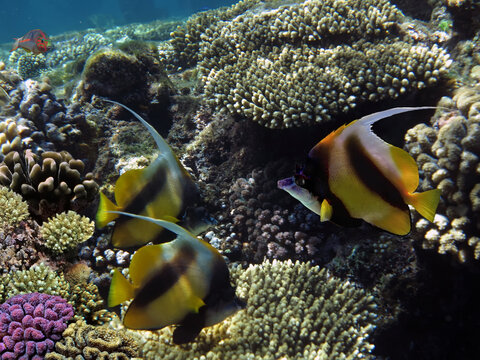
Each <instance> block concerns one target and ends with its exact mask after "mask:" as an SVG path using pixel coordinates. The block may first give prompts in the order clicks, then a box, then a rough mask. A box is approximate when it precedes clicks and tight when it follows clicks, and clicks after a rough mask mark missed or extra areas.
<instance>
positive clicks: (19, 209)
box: [0, 186, 29, 227]
mask: <svg viewBox="0 0 480 360" xmlns="http://www.w3.org/2000/svg"><path fill="white" fill-rule="evenodd" d="M28 216H29V213H28V204H27V203H26V202H25V201H23V200H22V197H21V196H20V195H18V194H16V193H14V192H13V191H11V190H9V189H8V188H7V187H5V186H0V227H5V226H15V225H17V224H18V223H19V222H20V221H22V220H25V219H26V218H27V217H28Z"/></svg>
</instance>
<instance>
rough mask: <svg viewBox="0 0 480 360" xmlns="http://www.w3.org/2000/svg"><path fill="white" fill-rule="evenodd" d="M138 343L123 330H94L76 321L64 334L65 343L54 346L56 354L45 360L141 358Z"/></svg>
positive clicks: (53, 353)
mask: <svg viewBox="0 0 480 360" xmlns="http://www.w3.org/2000/svg"><path fill="white" fill-rule="evenodd" d="M138 351H139V346H138V344H137V342H136V339H135V338H133V337H132V336H130V335H128V334H126V333H125V331H122V330H113V329H110V328H108V327H106V326H91V325H87V324H86V323H85V322H82V321H77V322H76V323H73V324H71V325H70V326H69V327H68V328H67V330H65V332H64V333H63V339H62V340H61V341H59V342H57V343H56V344H55V352H51V353H49V354H47V355H46V356H45V359H46V360H57V359H59V360H61V359H77V360H95V359H103V360H129V359H132V358H135V357H137V356H138Z"/></svg>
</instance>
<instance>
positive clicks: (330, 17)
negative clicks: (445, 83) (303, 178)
mask: <svg viewBox="0 0 480 360" xmlns="http://www.w3.org/2000/svg"><path fill="white" fill-rule="evenodd" d="M267 4H270V5H271V4H275V2H267ZM267 4H261V5H259V6H258V7H256V8H253V9H250V10H249V11H246V12H245V13H243V14H241V15H239V16H237V17H235V18H233V19H232V20H230V21H218V22H215V23H213V24H212V25H211V26H210V27H208V28H206V29H205V31H204V32H203V33H202V35H201V39H202V42H201V43H200V45H199V47H200V49H199V55H198V56H199V58H200V61H199V67H200V69H201V70H202V73H203V74H204V77H203V80H204V82H205V94H206V95H207V97H208V98H209V99H210V101H211V102H212V104H214V105H215V106H216V107H217V108H218V109H224V110H228V111H229V112H231V113H233V114H239V115H241V116H244V117H246V118H250V119H253V120H254V121H256V122H258V123H260V124H262V125H264V126H266V127H269V128H288V127H297V126H307V125H312V124H315V123H318V122H322V121H327V120H329V119H330V118H331V117H332V116H335V115H336V114H339V113H343V112H347V111H349V110H351V109H352V108H354V107H356V106H357V105H359V104H362V103H365V102H367V101H373V102H376V101H379V100H383V99H391V98H397V97H398V96H400V95H402V94H406V93H408V92H412V91H416V90H418V89H423V88H425V87H427V86H431V85H434V84H436V83H437V82H438V81H439V80H441V79H442V78H443V77H444V76H445V74H446V69H447V67H448V66H449V63H450V60H449V56H448V55H447V54H446V52H445V51H444V50H443V49H441V48H439V47H437V46H433V47H429V46H427V45H423V44H421V43H414V42H413V40H412V39H408V38H407V37H406V38H405V39H403V40H402V39H401V38H400V37H399V36H397V35H395V34H396V33H397V30H396V26H395V25H396V24H397V23H399V22H400V21H401V20H402V18H403V15H402V14H401V12H400V11H399V10H398V9H397V8H396V7H395V6H394V5H392V4H391V3H390V2H389V1H386V0H381V1H358V0H356V1H348V2H347V1H335V0H328V1H319V0H307V1H305V2H302V3H298V4H293V5H289V6H280V7H277V8H269V7H268V6H267Z"/></svg>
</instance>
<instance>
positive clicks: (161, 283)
mask: <svg viewBox="0 0 480 360" xmlns="http://www.w3.org/2000/svg"><path fill="white" fill-rule="evenodd" d="M194 260H195V252H194V250H193V249H192V248H191V247H190V246H188V245H185V246H183V247H182V248H180V250H179V251H178V254H177V255H175V256H174V257H173V259H172V260H170V261H169V262H167V263H165V264H164V266H162V267H160V269H159V271H157V272H156V273H154V274H153V276H152V277H151V278H150V279H149V280H148V281H147V282H146V283H145V284H144V285H143V286H142V288H141V289H140V291H139V292H138V294H137V296H135V299H134V300H133V302H132V305H133V304H135V306H137V307H145V306H148V304H150V303H151V302H153V301H155V300H156V299H158V298H159V297H160V296H162V295H164V294H165V293H166V292H167V291H168V290H169V289H171V288H172V287H173V286H174V285H175V284H176V283H177V281H178V280H179V279H180V277H181V276H182V275H184V274H185V272H186V271H187V270H188V268H189V266H190V264H191V263H192V262H193V261H194Z"/></svg>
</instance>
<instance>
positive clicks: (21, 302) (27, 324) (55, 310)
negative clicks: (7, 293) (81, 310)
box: [0, 293, 73, 360]
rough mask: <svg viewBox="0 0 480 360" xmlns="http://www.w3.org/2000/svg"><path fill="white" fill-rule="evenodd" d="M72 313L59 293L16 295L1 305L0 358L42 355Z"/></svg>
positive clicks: (61, 330) (32, 357) (59, 333)
mask: <svg viewBox="0 0 480 360" xmlns="http://www.w3.org/2000/svg"><path fill="white" fill-rule="evenodd" d="M72 317H73V308H72V305H70V304H69V303H67V301H66V300H65V299H62V298H61V297H60V296H54V295H47V294H40V293H31V294H21V295H16V296H13V297H11V298H10V299H8V300H7V301H6V302H5V303H3V304H2V305H0V339H1V340H0V359H1V360H10V359H25V360H26V359H33V360H39V359H43V358H44V356H45V354H46V353H48V352H49V351H51V350H52V349H53V347H54V345H55V342H56V341H57V340H60V338H61V336H62V333H63V331H64V330H65V329H66V328H67V322H68V320H70V319H71V318H72Z"/></svg>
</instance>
